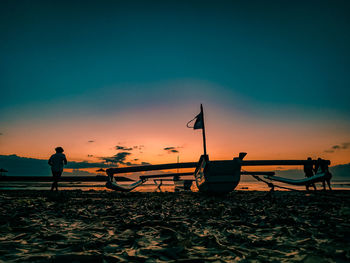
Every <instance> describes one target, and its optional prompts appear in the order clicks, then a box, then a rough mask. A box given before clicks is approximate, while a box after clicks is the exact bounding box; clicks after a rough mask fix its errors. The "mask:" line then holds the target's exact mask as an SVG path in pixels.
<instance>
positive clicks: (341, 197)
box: [0, 191, 350, 262]
mask: <svg viewBox="0 0 350 263" xmlns="http://www.w3.org/2000/svg"><path fill="white" fill-rule="evenodd" d="M0 259H1V260H0V261H3V262H73V261H74V262H119V261H127V262H168V261H174V262H175V261H176V262H228V261H236V262H239V261H242V262H271V261H275V262H300V261H302V262H347V261H349V260H350V191H333V192H322V191H319V192H318V193H317V194H306V193H305V192H275V193H272V194H270V193H269V192H256V191H235V192H233V193H231V194H230V195H228V196H225V197H211V196H206V195H203V194H201V193H191V192H190V193H185V192H182V193H139V192H132V193H126V194H124V193H115V192H106V191H84V192H83V191H62V192H58V193H50V192H49V191H0Z"/></svg>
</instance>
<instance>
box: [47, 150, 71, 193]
mask: <svg viewBox="0 0 350 263" xmlns="http://www.w3.org/2000/svg"><path fill="white" fill-rule="evenodd" d="M55 150H56V153H55V154H53V155H51V157H50V159H49V162H48V163H49V165H50V166H51V172H52V176H53V183H52V186H51V191H53V189H54V188H56V191H58V180H59V179H60V178H61V175H62V172H63V165H64V164H67V158H66V156H65V155H64V154H63V151H64V150H63V148H62V147H56V149H55Z"/></svg>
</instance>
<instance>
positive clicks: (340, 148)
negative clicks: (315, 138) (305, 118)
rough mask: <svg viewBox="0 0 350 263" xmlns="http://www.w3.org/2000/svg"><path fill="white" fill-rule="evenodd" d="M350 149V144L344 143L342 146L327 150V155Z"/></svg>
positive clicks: (334, 146) (338, 145)
mask: <svg viewBox="0 0 350 263" xmlns="http://www.w3.org/2000/svg"><path fill="white" fill-rule="evenodd" d="M349 148H350V142H343V143H341V144H336V145H333V146H332V147H331V148H330V149H327V150H325V151H324V152H326V153H334V152H335V151H338V150H346V149H349Z"/></svg>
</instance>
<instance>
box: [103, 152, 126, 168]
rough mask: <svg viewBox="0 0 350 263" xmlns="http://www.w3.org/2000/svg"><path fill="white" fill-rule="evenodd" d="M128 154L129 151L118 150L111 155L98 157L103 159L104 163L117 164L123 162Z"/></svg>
mask: <svg viewBox="0 0 350 263" xmlns="http://www.w3.org/2000/svg"><path fill="white" fill-rule="evenodd" d="M128 155H131V153H129V152H120V153H117V154H115V155H113V156H112V157H100V158H99V159H100V160H103V161H104V162H105V163H109V164H114V165H116V166H118V164H125V159H126V157H127V156H128Z"/></svg>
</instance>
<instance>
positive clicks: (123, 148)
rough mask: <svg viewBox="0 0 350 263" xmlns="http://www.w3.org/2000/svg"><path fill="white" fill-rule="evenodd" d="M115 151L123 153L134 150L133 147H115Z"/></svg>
mask: <svg viewBox="0 0 350 263" xmlns="http://www.w3.org/2000/svg"><path fill="white" fill-rule="evenodd" d="M115 149H116V150H118V151H119V150H123V151H132V149H133V148H131V147H130V148H129V147H125V146H120V145H117V146H115Z"/></svg>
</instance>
